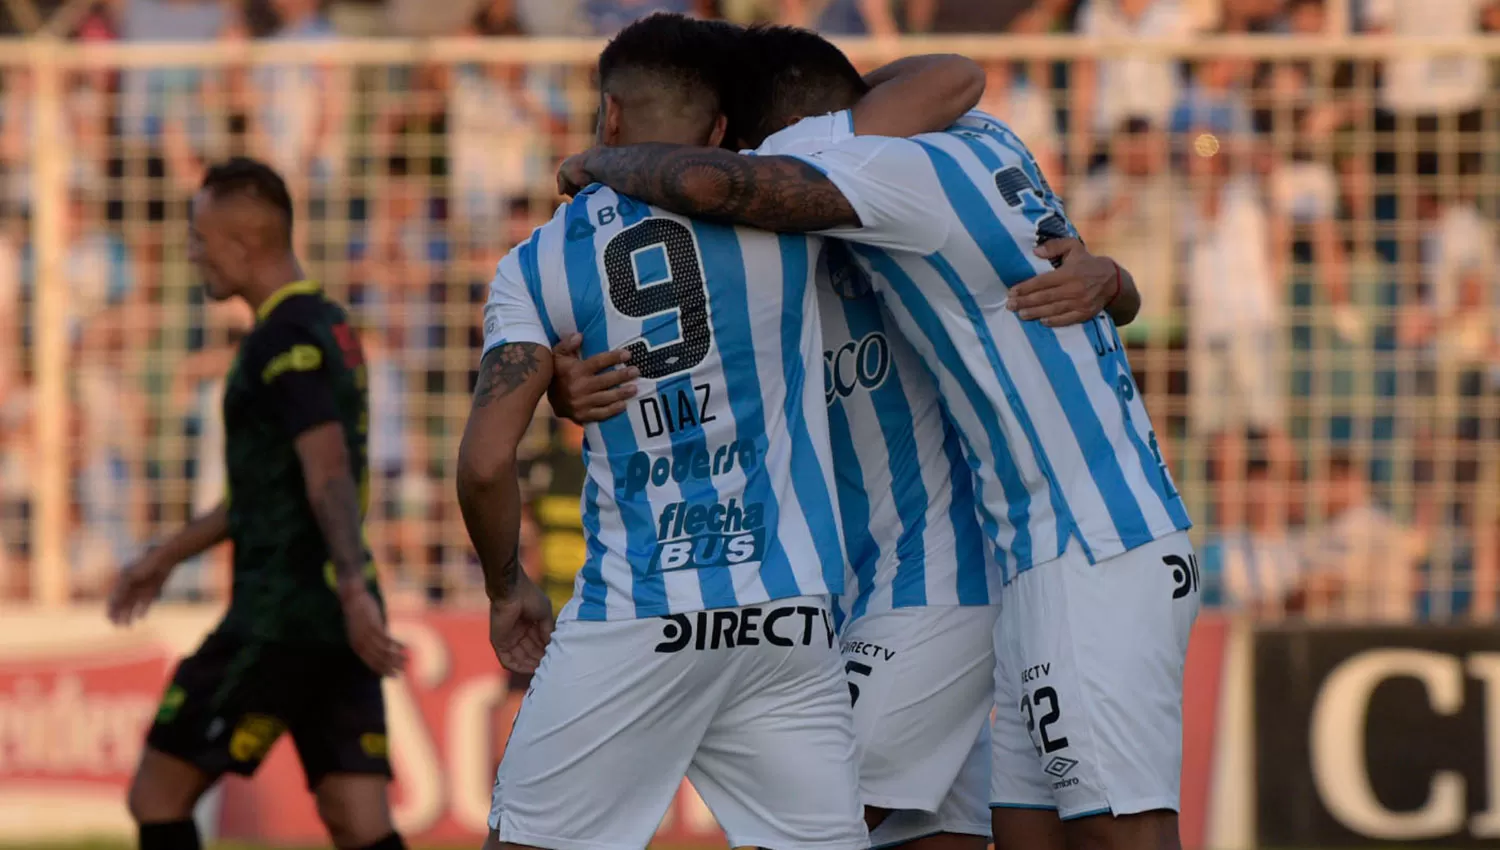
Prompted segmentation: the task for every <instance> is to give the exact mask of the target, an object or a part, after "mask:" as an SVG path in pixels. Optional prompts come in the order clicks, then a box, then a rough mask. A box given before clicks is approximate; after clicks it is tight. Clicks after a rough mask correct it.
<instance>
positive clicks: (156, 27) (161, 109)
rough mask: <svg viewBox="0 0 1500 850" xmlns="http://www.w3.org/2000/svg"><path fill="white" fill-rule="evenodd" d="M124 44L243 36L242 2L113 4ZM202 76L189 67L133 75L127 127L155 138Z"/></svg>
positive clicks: (126, 96)
mask: <svg viewBox="0 0 1500 850" xmlns="http://www.w3.org/2000/svg"><path fill="white" fill-rule="evenodd" d="M109 2H110V4H111V6H112V8H113V10H114V18H115V20H117V21H118V22H119V31H120V38H121V39H122V40H124V41H212V40H214V39H216V38H220V37H228V36H231V35H232V34H234V33H240V32H243V29H242V27H243V21H242V20H241V18H240V13H239V9H240V3H239V2H237V0H109ZM198 85H199V73H198V72H197V71H195V70H192V69H187V68H173V69H166V68H150V69H145V70H136V71H128V72H126V74H125V79H124V82H123V86H124V92H123V106H122V117H123V118H124V124H123V129H124V131H125V132H126V134H128V135H131V136H138V135H142V134H144V135H146V136H150V137H154V136H156V135H157V134H158V133H160V132H161V130H162V126H163V123H164V120H165V118H166V117H167V116H168V115H170V114H172V113H173V112H174V111H176V110H179V109H182V108H184V106H185V104H186V103H187V102H189V101H191V100H192V99H193V98H194V97H195V95H196V94H197V89H198Z"/></svg>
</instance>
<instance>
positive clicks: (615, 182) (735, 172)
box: [583, 144, 859, 233]
mask: <svg viewBox="0 0 1500 850" xmlns="http://www.w3.org/2000/svg"><path fill="white" fill-rule="evenodd" d="M583 167H584V170H586V171H587V172H588V174H589V176H590V177H591V178H592V179H593V180H595V181H597V182H600V183H603V184H605V185H606V186H609V187H610V188H612V189H614V190H615V191H617V192H620V193H621V194H625V195H629V196H631V197H634V198H639V199H640V200H643V201H645V202H646V203H648V204H652V205H655V206H659V207H662V208H664V209H667V210H670V211H672V212H675V213H677V214H679V215H685V216H688V217H689V218H697V219H703V220H707V221H717V222H725V223H730V224H741V225H745V226H748V227H755V228H759V229H761V230H774V231H783V232H799V233H800V232H807V231H813V230H825V229H827V228H830V227H840V226H844V225H858V224H859V216H858V215H856V214H855V212H854V208H853V207H852V206H850V204H849V201H848V199H846V198H845V197H844V195H843V193H842V192H840V191H839V190H838V187H836V186H834V185H833V183H832V182H830V181H829V180H828V178H827V177H824V176H823V175H822V174H821V173H819V172H818V170H817V169H815V168H813V167H812V166H810V165H808V164H807V163H805V162H802V161H801V160H799V159H795V158H793V157H784V156H741V155H739V154H736V153H732V152H730V151H726V150H721V149H719V148H699V147H691V146H686V145H667V144H644V145H629V146H626V147H615V148H595V149H593V150H592V151H590V152H589V154H588V155H587V158H586V159H585V161H584V166H583Z"/></svg>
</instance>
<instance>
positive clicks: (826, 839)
mask: <svg viewBox="0 0 1500 850" xmlns="http://www.w3.org/2000/svg"><path fill="white" fill-rule="evenodd" d="M852 727H853V721H852V717H851V713H850V707H849V688H848V685H847V683H846V681H845V679H844V674H843V665H842V662H841V660H840V658H839V653H838V650H837V648H836V647H835V646H834V635H833V620H832V617H831V616H830V615H829V613H828V608H827V606H826V604H825V602H824V601H823V600H822V599H821V598H812V597H803V598H797V599H783V600H778V601H776V602H770V603H766V604H763V605H749V606H745V607H742V608H731V609H723V610H717V611H701V612H696V613H693V614H677V615H673V616H670V617H657V618H651V619H645V620H623V621H616V622H583V621H579V620H568V621H565V622H563V623H560V624H559V625H558V628H557V631H556V632H554V633H553V635H552V642H551V643H550V644H549V645H548V647H547V653H546V655H545V656H544V657H543V659H542V663H541V666H540V667H539V668H538V670H537V673H536V678H535V679H534V680H533V681H532V686H531V690H530V691H529V692H528V693H527V695H526V699H525V700H524V701H523V702H522V703H521V708H520V711H519V712H518V713H517V715H516V721H515V725H514V727H513V730H512V732H511V738H510V742H509V743H508V744H507V746H506V749H505V755H504V757H503V759H502V760H501V762H500V769H499V770H498V771H497V773H496V776H495V792H494V798H493V803H492V805H491V808H490V820H489V823H490V828H491V829H497V830H499V832H500V839H501V840H502V841H507V842H512V843H515V844H525V845H530V846H534V847H544V848H549V850H641V848H644V847H645V846H646V845H647V844H648V843H649V842H650V841H651V838H652V836H653V835H654V834H655V833H656V828H657V825H658V824H659V823H660V822H661V818H662V815H663V814H665V813H666V811H667V806H668V805H669V804H670V802H671V800H672V798H673V796H674V795H675V794H676V793H677V789H678V788H679V786H680V785H681V784H682V778H683V776H684V775H686V776H687V777H688V779H689V780H690V781H691V782H692V783H693V787H694V788H695V789H697V791H698V794H699V796H701V797H702V798H703V802H704V803H706V804H707V805H708V808H709V809H710V810H711V811H712V812H713V814H714V817H715V818H717V819H718V821H719V825H720V826H722V827H723V829H724V832H725V834H726V835H727V836H728V837H729V841H730V844H731V845H732V846H735V847H740V846H759V847H773V848H776V850H794V849H795V848H800V847H809V848H823V850H863V848H865V847H867V846H868V843H869V836H868V833H867V832H866V830H865V825H864V817H863V814H864V813H863V809H862V808H861V806H860V803H859V793H858V773H857V768H856V762H855V747H854V735H853V731H852Z"/></svg>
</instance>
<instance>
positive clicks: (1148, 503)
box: [563, 54, 1197, 850]
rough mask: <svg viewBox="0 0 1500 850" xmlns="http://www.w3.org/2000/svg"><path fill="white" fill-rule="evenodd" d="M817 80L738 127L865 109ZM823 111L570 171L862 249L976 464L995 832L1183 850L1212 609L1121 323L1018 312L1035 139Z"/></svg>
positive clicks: (808, 77)
mask: <svg viewBox="0 0 1500 850" xmlns="http://www.w3.org/2000/svg"><path fill="white" fill-rule="evenodd" d="M801 60H802V56H801V55H792V54H789V55H787V56H785V57H784V58H783V61H784V62H785V63H786V64H787V65H788V66H796V65H798V63H799V62H800V61H801ZM805 70H806V71H807V73H806V74H802V75H800V77H799V78H800V79H801V80H802V81H803V85H802V87H801V89H800V91H799V93H798V95H797V97H796V98H795V99H793V100H794V101H795V102H790V101H789V102H788V103H782V104H777V105H776V107H775V108H774V114H773V115H770V116H769V117H767V116H738V118H737V124H739V125H741V126H757V125H761V126H764V125H763V123H762V121H763V120H764V121H769V122H770V123H771V124H773V125H776V126H786V125H789V124H792V123H794V122H795V121H797V119H798V118H799V117H800V116H803V115H808V114H816V113H818V112H825V111H829V112H831V111H833V110H838V109H846V108H848V107H849V106H850V105H851V103H852V100H853V99H852V97H851V94H850V91H849V88H848V86H847V84H846V83H845V80H846V79H847V73H848V72H844V73H841V74H839V75H834V76H828V75H826V74H824V75H820V74H818V72H817V66H815V65H814V66H810V67H808V68H806V69H805ZM820 97H821V101H819V98H820ZM809 101H814V103H812V104H811V106H812V108H809V105H810V104H809ZM808 123H809V126H808V127H803V128H801V129H797V128H794V129H793V130H792V132H794V133H804V134H813V135H817V134H823V135H825V136H828V139H827V143H826V145H825V146H824V150H822V151H820V152H818V153H817V154H815V155H810V156H801V157H800V158H794V157H776V156H755V157H741V156H736V155H734V154H730V153H727V152H723V151H710V150H706V149H697V148H692V149H683V148H673V147H669V146H662V145H650V146H641V147H633V148H624V149H613V150H607V149H595V150H593V151H589V152H588V153H586V154H582V155H580V156H578V157H576V158H575V159H574V160H571V161H570V162H569V163H566V164H565V165H564V172H563V177H564V178H565V179H566V180H568V181H570V182H574V183H578V182H588V181H593V180H598V181H602V182H605V183H607V184H609V185H613V186H616V187H618V188H620V190H621V191H626V192H629V193H632V194H636V195H639V196H641V197H643V198H645V199H647V200H648V201H653V202H655V201H662V202H664V203H666V204H667V205H668V206H670V207H672V208H675V209H677V210H679V211H681V212H683V213H685V214H692V215H696V216H700V217H704V218H709V219H715V220H731V221H735V222H737V223H740V224H745V225H751V226H758V227H762V228H767V229H773V230H779V231H789V230H790V231H818V232H822V233H825V234H826V235H836V236H841V237H843V238H846V239H849V240H851V241H853V242H858V243H861V244H859V245H858V246H857V247H855V249H854V251H853V253H854V255H855V256H856V258H857V260H858V262H859V264H860V266H861V267H862V268H864V269H865V270H866V271H867V272H869V273H870V274H871V275H872V277H873V279H874V282H875V286H876V288H877V290H878V291H880V292H881V294H882V296H883V299H884V303H885V305H886V306H887V307H888V308H889V309H890V311H891V314H892V316H893V318H894V320H895V323H896V325H897V326H898V327H899V328H900V330H901V333H902V335H903V336H905V337H906V338H907V340H908V341H909V342H911V343H912V345H913V347H914V349H915V350H916V351H917V353H918V354H919V356H920V357H921V359H922V361H923V363H924V364H926V366H927V367H928V368H929V369H930V370H931V371H932V372H933V374H934V375H935V376H936V377H937V380H938V385H939V388H940V390H941V392H942V397H943V401H944V405H945V407H946V410H947V412H948V414H949V418H950V421H951V422H952V423H953V425H954V426H955V427H956V428H957V430H958V431H959V433H960V435H961V436H962V438H963V441H964V445H965V446H966V448H967V449H968V451H969V452H971V453H972V460H971V464H970V465H971V467H972V468H973V469H974V472H975V475H974V482H975V488H976V493H977V495H978V503H979V508H980V516H981V520H982V522H983V524H984V527H985V531H986V532H987V535H988V537H989V540H990V542H991V543H992V544H993V558H994V563H995V566H996V568H997V569H998V570H999V572H1000V575H1001V578H1002V580H1003V581H1004V582H1005V585H1006V586H1005V589H1004V591H1003V592H1002V593H1001V604H1002V610H1003V613H1002V616H1001V617H1000V620H999V625H998V626H997V628H996V632H995V641H996V643H995V652H996V658H997V665H996V702H997V705H998V713H997V718H996V721H995V726H994V761H993V766H992V775H993V777H992V784H993V787H992V793H991V802H992V806H993V807H994V813H993V826H994V829H995V836H996V841H997V843H998V844H999V845H1001V846H1002V847H1007V848H1008V847H1056V848H1061V847H1062V846H1063V842H1064V838H1065V836H1066V839H1067V841H1068V843H1069V844H1070V845H1072V846H1085V845H1087V846H1101V847H1118V848H1142V850H1144V848H1147V847H1151V848H1157V847H1161V846H1172V845H1175V844H1176V843H1177V842H1178V836H1177V822H1176V808H1177V806H1178V790H1179V789H1178V785H1179V776H1180V768H1181V697H1182V668H1183V661H1184V657H1185V653H1186V648H1187V638H1188V633H1189V631H1190V629H1191V625H1192V622H1193V619H1194V617H1195V616H1196V612H1197V594H1196V592H1195V587H1196V581H1195V579H1194V573H1195V570H1194V568H1193V561H1194V557H1193V554H1192V548H1191V545H1190V544H1189V542H1188V540H1187V536H1186V534H1185V530H1186V529H1187V528H1188V527H1189V525H1190V523H1189V521H1188V518H1187V515H1186V512H1185V510H1184V509H1183V506H1182V503H1181V500H1180V498H1179V497H1178V495H1177V492H1176V490H1175V488H1174V486H1173V484H1172V481H1171V477H1170V475H1169V474H1168V472H1167V469H1166V464H1165V463H1164V462H1163V461H1162V459H1161V457H1160V454H1159V452H1158V451H1157V448H1156V437H1155V434H1154V432H1153V431H1152V428H1151V424H1150V420H1149V418H1148V417H1147V415H1146V411H1145V408H1144V406H1143V405H1142V404H1141V401H1140V399H1139V398H1138V393H1137V392H1136V390H1135V386H1134V382H1133V381H1132V379H1131V373H1130V369H1129V364H1128V363H1127V362H1126V359H1125V354H1124V351H1123V350H1122V347H1121V345H1120V342H1119V338H1118V335H1117V333H1116V332H1115V327H1114V323H1113V322H1112V321H1111V320H1110V319H1109V318H1108V317H1106V316H1102V315H1101V316H1098V317H1096V318H1095V319H1093V320H1092V321H1089V322H1086V323H1085V324H1083V325H1082V326H1079V327H1072V328H1062V329H1053V328H1050V327H1047V326H1044V325H1043V324H1042V323H1039V322H1035V321H1024V320H1022V318H1021V317H1020V316H1017V315H1016V314H1015V313H1013V312H1011V311H1008V310H1006V309H1005V306H1006V304H1007V300H1008V295H1009V294H1010V293H1009V291H1008V290H1009V289H1010V287H1012V286H1015V285H1017V284H1021V283H1023V282H1024V281H1027V280H1028V279H1030V278H1032V277H1034V276H1036V275H1037V273H1038V272H1040V271H1043V270H1045V268H1046V266H1045V265H1043V264H1042V263H1041V262H1040V261H1039V260H1038V259H1037V258H1034V257H1033V256H1030V246H1032V245H1035V244H1038V243H1040V242H1042V241H1046V240H1048V239H1052V238H1059V237H1065V236H1071V235H1073V234H1074V231H1073V228H1072V225H1071V224H1070V223H1069V222H1068V221H1067V219H1066V217H1065V216H1064V214H1063V211H1062V206H1061V204H1060V202H1059V201H1058V200H1057V198H1056V197H1055V196H1054V195H1053V194H1052V192H1051V190H1050V189H1049V188H1048V186H1047V184H1046V181H1045V179H1044V178H1043V177H1042V175H1041V174H1040V171H1039V170H1038V169H1037V167H1036V163H1035V160H1034V159H1033V158H1032V157H1031V155H1030V154H1029V153H1028V152H1027V151H1026V149H1025V147H1024V145H1023V144H1022V143H1021V141H1020V140H1019V139H1017V138H1016V137H1015V135H1014V134H1013V133H1011V131H1010V130H1009V128H1007V127H1005V125H1003V124H1002V123H1000V122H998V121H995V120H994V119H992V118H990V117H988V116H984V115H982V114H979V113H971V114H970V115H969V116H967V117H966V118H965V119H963V120H962V121H960V122H959V124H958V125H957V126H955V127H954V128H953V129H951V130H950V131H948V132H944V133H937V134H930V135H925V136H920V137H918V138H915V139H911V140H907V139H890V138H870V137H863V138H852V137H850V136H849V128H850V123H849V116H848V115H847V114H842V115H836V116H832V117H823V118H816V119H811V120H810V122H808ZM840 127H842V134H841V135H839V136H834V135H832V133H833V132H836V131H838V129H839V128H840ZM830 128H832V130H830ZM752 141H753V140H752ZM771 149H772V150H774V149H775V147H774V140H773V143H772V147H771ZM663 189H665V190H666V191H662V190H663ZM1012 306H1016V305H1012ZM1033 567H1038V568H1037V569H1033ZM1063 821H1066V823H1065V824H1064V823H1063Z"/></svg>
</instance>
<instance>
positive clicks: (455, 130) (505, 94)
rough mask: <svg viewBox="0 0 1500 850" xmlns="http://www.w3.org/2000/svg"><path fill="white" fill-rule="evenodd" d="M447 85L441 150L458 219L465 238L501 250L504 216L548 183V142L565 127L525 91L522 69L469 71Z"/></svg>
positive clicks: (488, 67) (460, 72)
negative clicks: (447, 120)
mask: <svg viewBox="0 0 1500 850" xmlns="http://www.w3.org/2000/svg"><path fill="white" fill-rule="evenodd" d="M450 79H451V80H452V88H451V90H450V92H449V99H448V110H449V114H450V116H451V121H452V126H451V128H450V131H449V134H448V143H449V147H450V150H451V158H452V163H453V173H454V180H453V189H454V191H455V192H458V193H459V197H457V198H455V199H454V200H455V201H456V203H455V206H456V208H457V210H458V213H459V218H460V219H462V220H463V221H464V222H465V223H466V224H467V225H468V227H469V232H470V238H471V239H486V240H487V241H489V242H491V243H494V244H493V247H495V248H500V249H504V248H508V247H509V246H508V245H506V246H501V245H499V244H498V243H497V242H496V240H495V234H496V233H497V231H498V230H499V228H500V225H501V223H502V221H503V216H504V212H505V210H506V209H507V208H508V207H509V205H510V203H511V202H512V201H513V200H515V199H517V198H522V197H525V195H526V194H527V193H528V192H530V191H533V190H534V189H535V188H536V187H537V186H540V185H545V183H546V181H547V180H548V178H550V177H551V175H552V172H551V170H550V169H549V165H550V161H549V159H548V156H547V155H548V147H547V141H548V138H549V135H550V134H555V133H559V132H561V131H563V130H564V129H565V126H563V125H562V124H561V122H559V121H556V120H555V119H554V118H553V117H552V115H551V114H550V113H549V112H548V111H547V109H546V107H545V106H544V105H543V104H542V103H541V102H540V99H539V98H538V97H537V95H536V93H535V91H533V90H532V89H531V88H529V87H528V86H527V85H526V68H525V67H524V66H522V65H519V64H510V63H507V64H501V63H490V64H486V65H468V66H463V67H460V68H457V69H455V71H454V72H453V73H452V75H451V77H450Z"/></svg>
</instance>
